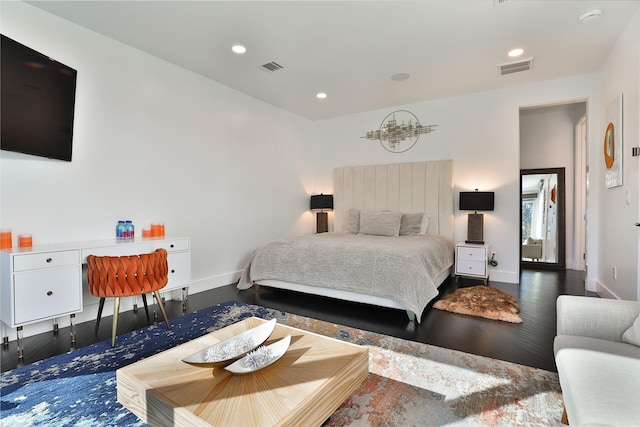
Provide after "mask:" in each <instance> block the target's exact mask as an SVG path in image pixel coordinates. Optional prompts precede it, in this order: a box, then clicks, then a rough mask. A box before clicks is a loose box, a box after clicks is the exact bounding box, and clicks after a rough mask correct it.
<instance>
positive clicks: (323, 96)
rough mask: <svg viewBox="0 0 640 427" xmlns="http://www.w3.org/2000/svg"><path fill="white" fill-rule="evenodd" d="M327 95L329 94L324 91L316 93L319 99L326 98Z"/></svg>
mask: <svg viewBox="0 0 640 427" xmlns="http://www.w3.org/2000/svg"><path fill="white" fill-rule="evenodd" d="M326 97H327V94H326V93H324V92H319V93H317V94H316V98H318V99H325V98H326Z"/></svg>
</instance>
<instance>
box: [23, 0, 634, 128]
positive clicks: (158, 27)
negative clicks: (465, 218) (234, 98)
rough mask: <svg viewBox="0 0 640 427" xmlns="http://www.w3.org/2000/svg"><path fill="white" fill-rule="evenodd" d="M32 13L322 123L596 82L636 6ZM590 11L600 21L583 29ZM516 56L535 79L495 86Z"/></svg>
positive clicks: (96, 8) (196, 6)
mask: <svg viewBox="0 0 640 427" xmlns="http://www.w3.org/2000/svg"><path fill="white" fill-rule="evenodd" d="M29 3H30V4H33V5H35V6H37V7H39V8H41V9H44V10H47V11H49V12H51V13H53V14H55V15H58V16H60V17H62V18H65V19H68V20H69V21H72V22H75V23H78V24H80V25H82V26H84V27H87V28H89V29H91V30H94V31H96V32H98V33H102V34H104V35H106V36H108V37H111V38H113V39H116V40H119V41H121V42H123V43H126V44H128V45H130V46H133V47H135V48H138V49H140V50H143V51H145V52H148V53H150V54H152V55H155V56H157V57H160V58H162V59H165V60H166V61H169V62H171V63H174V64H176V65H178V66H180V67H183V68H186V69H188V70H191V71H193V72H195V73H198V74H201V75H203V76H206V77H208V78H211V79H213V80H215V81H218V82H220V83H222V84H224V85H226V86H229V87H232V88H234V89H237V90H239V91H241V92H243V93H246V94H248V95H250V96H253V97H255V98H258V99H261V100H263V101H265V102H267V103H269V104H272V105H275V106H278V107H281V108H283V109H285V110H288V111H291V112H293V113H296V114H298V115H300V116H303V117H306V118H308V119H311V120H318V119H323V118H329V117H334V116H340V115H344V114H351V113H355V112H361V111H367V110H373V109H379V108H386V107H392V106H397V105H403V104H410V103H414V102H419V101H425V100H431V99H438V98H445V97H452V96H457V95H463V94H468V93H472V92H478V91H484V90H493V89H497V88H503V87H509V86H514V85H521V84H526V83H531V82H538V81H543V80H549V79H557V78H562V77H567V76H572V75H579V74H586V73H592V72H596V71H597V70H598V69H599V68H600V66H601V65H602V62H603V61H604V59H605V57H606V55H607V53H608V52H609V51H610V49H611V47H612V46H613V44H614V43H615V42H616V40H617V39H618V37H619V36H620V34H621V33H622V31H623V30H624V29H625V27H626V26H627V25H628V23H629V22H630V19H631V17H632V15H633V13H634V11H635V10H636V8H637V7H638V5H639V4H640V0H624V1H615V0H600V1H594V0H589V1H582V0H553V1H552V0H423V1H350V2H346V1H328V0H325V1H280V2H276V1H226V2H225V1H194V2H191V1H30V2H29ZM594 8H598V9H601V10H602V11H603V12H604V14H603V15H602V17H601V18H600V19H598V20H595V21H592V22H590V23H587V24H582V23H580V22H579V20H578V18H579V16H580V15H582V14H583V13H584V12H586V11H588V10H590V9H594ZM236 43H240V44H243V45H245V46H246V47H247V49H248V51H247V53H245V54H244V55H242V56H238V55H235V54H233V53H232V52H231V46H232V45H233V44H236ZM515 47H521V48H523V49H524V50H525V53H524V55H523V56H522V57H521V59H522V58H528V57H534V62H533V68H532V70H531V71H524V72H520V73H516V74H511V75H507V76H500V75H499V73H498V67H497V64H499V63H504V62H509V61H513V59H511V58H509V57H508V56H507V51H508V50H510V49H512V48H515ZM271 61H275V62H277V63H278V64H280V65H282V66H283V67H284V68H283V69H281V70H278V71H275V72H271V71H266V70H265V69H263V68H262V65H263V64H265V63H268V62H271ZM399 72H405V73H408V74H410V75H411V77H410V78H409V79H408V80H405V81H400V82H397V81H392V80H391V76H392V75H393V74H395V73H399ZM321 91H322V92H326V93H327V94H328V97H327V98H326V99H325V100H318V99H316V97H315V94H316V93H317V92H321Z"/></svg>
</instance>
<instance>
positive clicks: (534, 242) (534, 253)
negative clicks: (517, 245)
mask: <svg viewBox="0 0 640 427" xmlns="http://www.w3.org/2000/svg"><path fill="white" fill-rule="evenodd" d="M522 258H531V259H534V260H536V261H537V260H539V259H540V258H542V239H534V238H533V237H529V238H527V240H525V242H524V243H523V244H522Z"/></svg>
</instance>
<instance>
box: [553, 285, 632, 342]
mask: <svg viewBox="0 0 640 427" xmlns="http://www.w3.org/2000/svg"><path fill="white" fill-rule="evenodd" d="M556 308H557V310H558V323H557V334H558V335H577V336H583V337H590V338H599V339H603V340H608V341H616V342H622V334H623V333H624V331H626V330H627V329H628V328H629V327H630V326H631V325H632V324H633V322H634V321H635V319H636V317H638V314H640V302H637V301H624V300H614V299H605V298H591V297H581V296H573V295H561V296H559V297H558V300H557V301H556Z"/></svg>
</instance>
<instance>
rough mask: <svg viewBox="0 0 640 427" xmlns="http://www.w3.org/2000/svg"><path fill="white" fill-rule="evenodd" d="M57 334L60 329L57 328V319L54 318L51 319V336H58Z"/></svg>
mask: <svg viewBox="0 0 640 427" xmlns="http://www.w3.org/2000/svg"><path fill="white" fill-rule="evenodd" d="M58 332H60V328H59V327H58V318H57V317H54V318H53V335H58Z"/></svg>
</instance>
